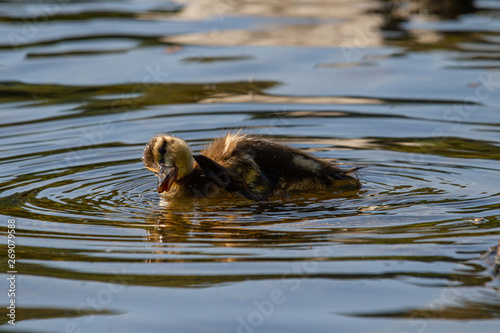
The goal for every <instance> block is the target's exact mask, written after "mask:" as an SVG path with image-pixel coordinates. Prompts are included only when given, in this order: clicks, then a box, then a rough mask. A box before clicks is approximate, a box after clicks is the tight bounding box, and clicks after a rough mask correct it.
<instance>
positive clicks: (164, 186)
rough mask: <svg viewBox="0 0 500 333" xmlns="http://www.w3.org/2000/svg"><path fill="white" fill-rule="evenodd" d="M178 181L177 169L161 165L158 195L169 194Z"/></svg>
mask: <svg viewBox="0 0 500 333" xmlns="http://www.w3.org/2000/svg"><path fill="white" fill-rule="evenodd" d="M176 179H177V167H176V166H171V167H168V166H165V165H160V171H159V172H158V193H162V192H168V191H169V190H170V187H172V184H173V183H174V182H175V180H176Z"/></svg>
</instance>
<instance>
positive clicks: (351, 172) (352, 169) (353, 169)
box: [344, 166, 366, 176]
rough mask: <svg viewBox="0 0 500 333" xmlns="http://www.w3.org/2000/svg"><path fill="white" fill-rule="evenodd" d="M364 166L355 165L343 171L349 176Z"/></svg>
mask: <svg viewBox="0 0 500 333" xmlns="http://www.w3.org/2000/svg"><path fill="white" fill-rule="evenodd" d="M364 168H366V167H365V166H357V167H354V168H350V169H347V170H345V171H344V175H346V176H351V175H352V174H353V173H355V172H357V171H358V170H360V169H364Z"/></svg>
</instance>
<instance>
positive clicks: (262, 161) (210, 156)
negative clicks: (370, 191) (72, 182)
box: [142, 134, 359, 201]
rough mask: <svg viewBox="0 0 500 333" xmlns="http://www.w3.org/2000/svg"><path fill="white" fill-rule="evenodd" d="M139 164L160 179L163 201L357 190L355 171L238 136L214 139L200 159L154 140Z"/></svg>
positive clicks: (174, 141) (180, 146)
mask: <svg viewBox="0 0 500 333" xmlns="http://www.w3.org/2000/svg"><path fill="white" fill-rule="evenodd" d="M142 160H143V162H144V166H145V167H146V168H147V169H149V170H151V171H153V172H154V173H156V175H157V176H158V193H160V194H163V193H166V196H167V197H175V196H186V197H215V196H218V195H221V194H223V193H234V192H238V193H240V194H241V195H243V196H245V197H246V198H248V199H251V200H256V201H259V200H267V199H268V198H269V196H272V195H283V194H285V193H286V192H287V191H298V190H300V191H306V190H323V189H327V188H330V187H338V186H345V185H351V184H359V181H358V179H357V178H355V177H353V176H352V174H353V173H355V171H356V170H358V169H359V168H352V169H349V170H342V169H340V168H339V167H337V166H335V165H333V164H331V163H329V162H327V161H324V160H321V159H319V158H316V157H314V156H312V155H309V154H307V153H305V152H302V151H300V150H298V149H294V148H291V147H288V146H285V145H281V144H278V143H276V142H273V141H270V140H266V139H262V138H258V137H254V136H249V135H241V134H228V135H226V136H224V137H221V138H218V139H216V140H215V141H214V142H213V143H212V144H211V145H210V146H209V147H207V148H206V149H205V150H203V151H202V152H201V154H199V155H193V154H192V152H191V149H190V148H189V147H188V145H187V144H186V142H184V141H183V140H181V139H179V138H175V137H172V136H168V135H158V136H155V137H153V138H152V139H151V140H150V141H149V143H148V144H147V145H146V148H145V149H144V155H143V158H142Z"/></svg>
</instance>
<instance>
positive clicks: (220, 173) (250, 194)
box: [193, 155, 268, 201]
mask: <svg viewBox="0 0 500 333" xmlns="http://www.w3.org/2000/svg"><path fill="white" fill-rule="evenodd" d="M193 158H194V159H195V161H196V162H197V163H198V165H199V166H200V167H201V169H202V170H203V174H204V175H205V176H206V177H208V178H210V179H212V180H213V181H214V182H215V183H216V184H217V185H218V186H219V187H221V188H223V189H225V190H226V191H228V192H230V193H231V192H238V193H240V194H241V195H243V196H244V197H245V198H247V199H250V200H255V201H262V200H267V199H268V197H267V195H266V194H264V193H258V192H256V191H252V190H251V189H250V188H249V187H248V185H247V183H246V182H245V180H244V179H243V178H242V177H241V176H239V175H237V174H236V173H234V172H232V171H230V170H228V169H226V168H224V167H223V166H222V165H220V164H219V163H217V162H215V161H214V160H212V159H210V158H208V157H206V156H205V155H193Z"/></svg>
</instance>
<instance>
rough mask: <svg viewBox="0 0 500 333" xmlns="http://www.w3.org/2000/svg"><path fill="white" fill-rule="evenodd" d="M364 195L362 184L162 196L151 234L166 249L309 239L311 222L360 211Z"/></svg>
mask: <svg viewBox="0 0 500 333" xmlns="http://www.w3.org/2000/svg"><path fill="white" fill-rule="evenodd" d="M362 196H363V190H361V189H360V186H354V185H353V186H352V187H351V188H350V190H344V191H339V192H336V193H332V192H330V191H326V190H324V191H315V192H312V193H311V192H308V193H306V194H304V193H290V196H289V197H288V198H275V199H273V200H270V201H267V202H253V201H250V200H246V199H244V198H234V197H230V196H228V197H225V198H223V199H209V198H205V199H186V198H184V199H168V200H167V199H163V200H162V201H161V202H160V205H161V206H162V208H163V210H162V211H161V213H160V214H159V215H158V216H157V217H156V219H155V218H153V217H152V218H151V220H150V221H148V222H150V223H151V224H154V225H155V227H154V229H150V230H148V236H147V237H148V240H149V241H150V242H154V243H158V245H159V248H158V249H159V251H160V252H162V253H165V252H163V251H165V250H166V251H169V250H171V249H172V247H176V246H177V244H178V245H179V246H181V247H183V245H182V244H185V243H188V242H189V243H191V244H192V243H200V244H207V243H208V244H210V246H213V247H259V246H262V245H265V246H269V245H271V244H278V243H279V244H288V243H289V244H295V243H301V242H309V241H311V239H310V237H311V231H310V230H307V228H308V227H314V226H321V225H325V224H329V223H331V224H332V225H333V224H334V223H335V220H334V218H341V217H344V216H351V215H353V214H354V215H355V214H358V205H357V204H358V203H359V201H358V200H357V199H359V198H362ZM325 237H326V236H325ZM160 244H161V245H160ZM165 244H168V247H165ZM220 259H222V258H220ZM226 259H227V260H229V259H230V258H226Z"/></svg>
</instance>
